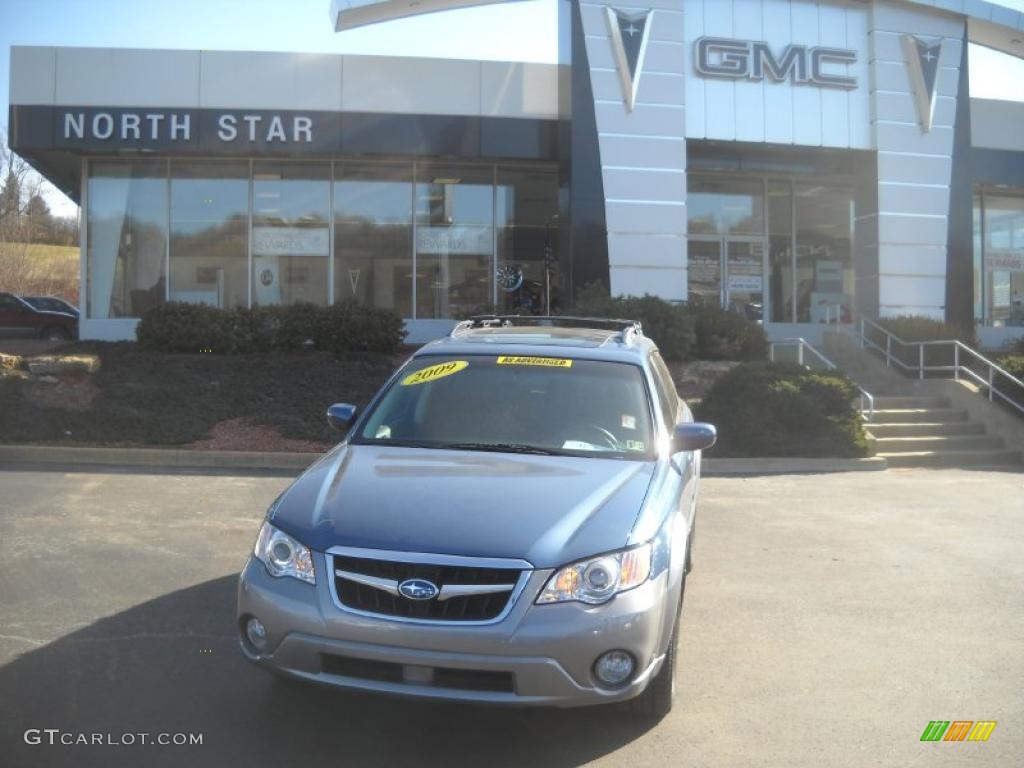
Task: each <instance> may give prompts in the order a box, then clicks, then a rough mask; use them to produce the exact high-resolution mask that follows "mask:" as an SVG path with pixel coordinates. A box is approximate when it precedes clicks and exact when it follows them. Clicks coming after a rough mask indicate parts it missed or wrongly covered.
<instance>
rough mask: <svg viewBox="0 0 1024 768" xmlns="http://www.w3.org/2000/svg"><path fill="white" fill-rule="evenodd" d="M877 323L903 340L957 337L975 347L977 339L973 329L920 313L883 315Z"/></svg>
mask: <svg viewBox="0 0 1024 768" xmlns="http://www.w3.org/2000/svg"><path fill="white" fill-rule="evenodd" d="M878 324H879V325H880V326H882V327H883V328H885V329H886V330H887V331H889V333H893V334H895V335H896V336H899V337H900V338H901V339H903V340H904V341H948V340H950V339H957V340H959V341H962V342H963V343H964V344H966V345H968V346H970V347H977V346H978V340H977V339H976V338H975V336H974V330H973V329H971V330H966V329H964V328H961V327H960V326H959V325H955V324H954V323H946V322H943V321H942V320H934V319H932V318H930V317H923V316H921V315H900V316H898V317H884V318H882V319H881V320H879V321H878Z"/></svg>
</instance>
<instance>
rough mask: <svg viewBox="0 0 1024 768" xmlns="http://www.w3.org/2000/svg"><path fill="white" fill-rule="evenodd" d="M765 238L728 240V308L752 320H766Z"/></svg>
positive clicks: (726, 252) (726, 243) (726, 299)
mask: <svg viewBox="0 0 1024 768" xmlns="http://www.w3.org/2000/svg"><path fill="white" fill-rule="evenodd" d="M764 254H765V247H764V241H763V240H729V239H727V240H726V241H725V274H726V279H725V304H724V306H725V308H726V309H731V310H732V311H733V312H736V313H737V314H740V315H743V316H744V317H746V318H747V319H748V320H754V321H755V322H761V321H762V320H763V319H764Z"/></svg>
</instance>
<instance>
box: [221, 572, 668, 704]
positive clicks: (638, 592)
mask: <svg viewBox="0 0 1024 768" xmlns="http://www.w3.org/2000/svg"><path fill="white" fill-rule="evenodd" d="M314 558H315V568H316V571H317V575H318V578H317V584H316V586H313V585H310V584H306V583H303V582H300V581H297V580H295V579H291V578H283V579H277V578H274V577H272V576H270V575H269V574H268V573H267V571H266V569H265V568H264V566H263V564H262V563H260V562H259V561H256V560H253V559H252V558H250V561H249V563H248V565H247V566H246V568H245V570H244V571H243V572H242V575H241V578H240V581H239V589H238V630H239V635H240V644H241V647H242V651H243V653H245V655H246V656H247V657H248V658H249V659H251V660H252V661H254V662H256V663H258V664H260V665H262V666H266V667H268V668H270V669H272V670H273V671H276V672H279V673H284V674H286V675H288V676H291V677H295V678H299V679H303V680H309V681H313V682H319V683H325V684H329V685H334V686H339V687H344V688H352V689H359V690H367V691H377V692H382V693H388V694H399V695H405V696H412V697H423V698H434V699H449V700H457V701H473V702H491V703H499V704H520V705H553V706H559V707H573V706H582V705H588V704H602V703H609V702H613V701H623V700H626V699H629V698H632V697H634V696H637V695H638V694H640V693H641V692H642V691H643V690H644V688H645V687H646V686H647V683H648V682H649V681H650V679H651V678H652V677H653V676H654V675H656V674H657V672H658V670H659V669H660V668H661V663H662V660H663V658H664V652H665V647H664V641H663V638H664V637H666V636H667V633H666V627H665V621H667V620H669V621H670V620H674V618H675V614H674V611H667V610H666V605H668V604H670V603H671V601H669V600H668V599H667V591H668V587H667V571H666V572H663V573H661V574H660V575H659V576H657V577H656V578H654V579H652V580H651V581H648V582H647V583H646V584H644V585H642V586H640V587H637V588H636V589H633V590H630V591H629V592H625V593H623V594H621V595H618V596H616V597H615V598H614V599H613V600H612V601H611V602H609V603H607V604H605V605H601V606H588V605H584V604H582V603H562V604H556V605H534V603H533V601H534V599H535V598H536V596H537V594H538V593H539V592H540V590H541V588H542V587H543V585H544V583H545V582H546V581H547V579H548V577H549V576H550V575H551V571H550V570H544V571H535V572H533V574H532V575H531V577H530V579H529V581H528V582H527V584H526V587H525V589H524V590H523V592H522V594H520V595H519V598H518V600H517V601H516V603H515V605H514V606H513V607H512V609H511V611H510V612H509V613H508V615H507V616H506V617H505V618H504V619H503V620H501V621H500V622H497V623H495V624H489V625H477V626H459V625H458V624H457V623H454V622H453V623H451V624H419V623H410V622H401V621H393V620H389V619H387V618H378V617H369V616H363V615H357V614H352V613H349V612H348V611H345V610H342V609H341V608H339V607H338V606H337V605H335V603H334V601H333V599H332V597H331V594H330V590H329V585H328V584H327V583H326V582H327V579H326V577H324V574H325V573H328V571H327V567H326V560H325V558H324V556H323V555H322V554H320V553H314ZM250 616H256V617H257V618H259V620H260V621H261V622H262V623H263V625H264V626H265V627H266V629H267V644H266V647H265V648H264V650H263V652H262V653H259V652H257V651H256V649H255V648H253V647H252V645H251V644H250V643H249V642H248V640H247V639H245V637H244V633H243V626H244V622H245V620H246V619H247V618H248V617H250ZM669 631H670V630H669ZM613 649H621V650H625V651H628V652H629V653H631V654H632V655H633V657H634V659H635V660H636V663H637V671H636V673H635V674H634V677H633V678H632V679H631V681H630V682H629V684H628V685H626V686H624V687H621V688H617V689H608V688H604V687H601V686H600V685H599V684H598V683H597V681H596V680H595V678H594V676H593V672H592V668H593V664H594V661H595V660H596V659H597V657H598V656H599V655H600V654H602V653H604V652H605V651H609V650H613ZM339 657H340V658H342V659H343V660H345V662H346V663H343V664H340V665H339V664H338V663H337V659H338V658H339ZM353 670H355V671H353ZM365 670H369V672H366V671H365ZM382 670H384V671H386V672H387V674H380V672H381V671H382ZM442 673H444V674H442ZM474 675H476V676H477V677H485V678H487V677H491V678H494V677H500V678H503V679H506V680H508V681H510V684H509V685H508V686H484V687H485V688H492V689H489V690H488V689H483V688H481V687H479V686H477V685H476V684H475V683H472V682H467V683H465V684H463V683H462V682H460V680H462V681H471V680H473V679H474Z"/></svg>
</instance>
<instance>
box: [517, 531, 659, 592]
mask: <svg viewBox="0 0 1024 768" xmlns="http://www.w3.org/2000/svg"><path fill="white" fill-rule="evenodd" d="M650 575H651V545H650V544H643V545H641V546H639V547H634V548H633V549H624V550H622V551H621V552H613V553H611V554H609V555H601V556H600V557H595V558H592V559H590V560H581V561H580V562H578V563H573V564H572V565H567V566H565V567H564V568H560V569H559V570H558V571H557V572H556V573H555V574H554V575H553V576H552V577H551V578H550V579H548V583H547V585H546V586H545V587H544V589H543V590H542V591H541V593H540V596H539V597H538V598H537V602H538V603H540V604H543V603H565V602H569V601H572V600H578V601H579V602H581V603H590V604H591V605H598V604H600V603H605V602H607V601H609V600H611V599H612V598H613V597H614V596H615V595H617V594H618V593H619V592H625V591H626V590H627V589H633V587H638V586H640V585H641V584H643V583H644V582H645V581H647V579H648V578H649V577H650Z"/></svg>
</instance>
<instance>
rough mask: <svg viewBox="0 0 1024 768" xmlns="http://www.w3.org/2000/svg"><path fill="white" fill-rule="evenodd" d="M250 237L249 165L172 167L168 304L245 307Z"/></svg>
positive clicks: (218, 164) (188, 165)
mask: <svg viewBox="0 0 1024 768" xmlns="http://www.w3.org/2000/svg"><path fill="white" fill-rule="evenodd" d="M248 234H249V164H248V163H214V162H209V161H204V162H199V163H171V260H170V261H171V275H170V297H171V300H172V301H190V302H195V303H200V304H209V305H211V306H215V307H222V308H227V307H235V306H246V305H248V303H249V280H248V266H247V265H248V246H249V238H248Z"/></svg>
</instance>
